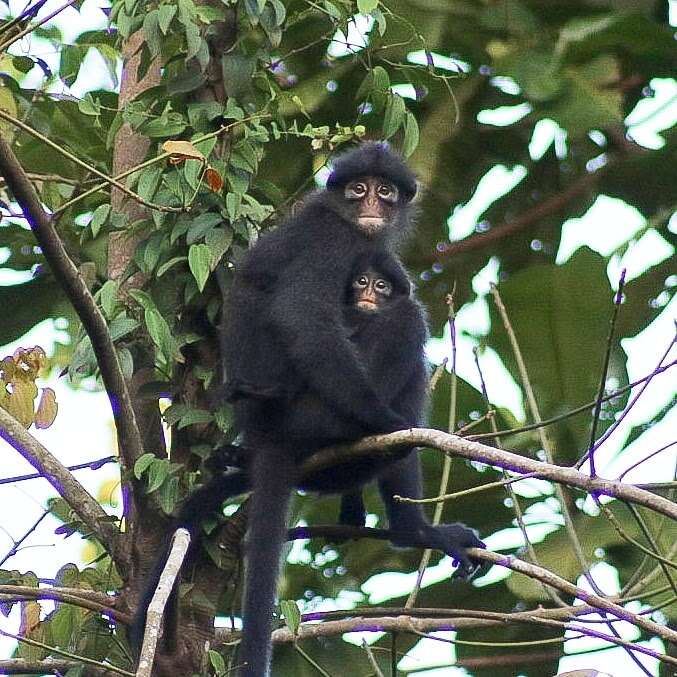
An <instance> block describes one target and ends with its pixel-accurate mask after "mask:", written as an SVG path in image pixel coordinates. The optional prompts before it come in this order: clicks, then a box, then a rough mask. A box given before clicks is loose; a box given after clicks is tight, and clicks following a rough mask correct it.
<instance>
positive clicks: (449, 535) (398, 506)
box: [379, 450, 485, 578]
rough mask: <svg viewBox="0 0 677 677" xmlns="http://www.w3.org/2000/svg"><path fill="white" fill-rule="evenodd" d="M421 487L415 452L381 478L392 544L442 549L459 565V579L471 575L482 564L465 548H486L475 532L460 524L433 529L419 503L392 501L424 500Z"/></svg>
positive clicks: (380, 484)
mask: <svg viewBox="0 0 677 677" xmlns="http://www.w3.org/2000/svg"><path fill="white" fill-rule="evenodd" d="M421 487H422V479H421V464H420V461H419V459H418V455H417V453H416V451H415V450H412V451H411V452H409V454H408V455H407V456H405V457H404V458H402V459H400V460H399V461H397V462H395V463H394V464H393V465H391V466H390V467H389V468H388V469H387V470H386V471H385V472H384V473H383V474H382V475H381V476H380V478H379V490H380V492H381V496H382V497H383V502H384V504H385V508H386V513H387V515H388V524H389V526H390V530H391V532H392V537H391V540H392V542H393V544H395V545H399V546H403V547H419V548H420V547H425V548H431V549H433V550H441V551H442V552H445V553H446V554H447V555H449V556H450V557H451V558H452V559H453V560H454V563H455V564H458V565H459V569H458V575H459V576H461V577H463V578H467V577H468V576H471V575H472V574H474V573H475V571H476V570H477V568H478V566H479V563H478V562H477V561H476V560H473V559H472V558H471V557H469V556H468V554H467V552H466V548H483V547H485V546H484V543H482V541H480V540H479V538H478V537H477V534H476V533H475V531H474V530H473V529H470V528H469V527H466V526H465V525H464V524H461V523H460V522H453V523H451V524H440V525H439V526H432V525H431V524H430V522H429V521H428V519H427V517H426V515H425V513H424V512H423V508H422V506H421V504H420V503H403V502H401V501H397V500H395V499H394V498H393V497H394V496H402V497H405V498H421V496H422V488H421Z"/></svg>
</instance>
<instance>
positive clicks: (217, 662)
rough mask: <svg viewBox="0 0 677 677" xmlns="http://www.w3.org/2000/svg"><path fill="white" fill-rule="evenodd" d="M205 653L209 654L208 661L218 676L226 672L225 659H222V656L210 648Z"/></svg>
mask: <svg viewBox="0 0 677 677" xmlns="http://www.w3.org/2000/svg"><path fill="white" fill-rule="evenodd" d="M207 655H208V656H209V662H210V663H211V664H212V667H213V668H214V670H215V671H216V674H217V675H219V677H220V675H224V674H225V673H226V661H224V660H223V656H222V655H221V654H220V653H218V652H217V651H214V649H210V650H209V651H208V652H207Z"/></svg>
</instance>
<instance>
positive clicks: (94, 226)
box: [89, 204, 111, 237]
mask: <svg viewBox="0 0 677 677" xmlns="http://www.w3.org/2000/svg"><path fill="white" fill-rule="evenodd" d="M110 210H111V206H110V205H109V204H103V205H99V206H98V207H97V208H96V209H95V210H94V213H93V214H92V220H91V221H90V222H89V227H90V228H91V230H92V237H96V236H97V235H98V234H99V231H100V230H101V226H103V224H104V223H106V221H107V219H108V215H109V214H110Z"/></svg>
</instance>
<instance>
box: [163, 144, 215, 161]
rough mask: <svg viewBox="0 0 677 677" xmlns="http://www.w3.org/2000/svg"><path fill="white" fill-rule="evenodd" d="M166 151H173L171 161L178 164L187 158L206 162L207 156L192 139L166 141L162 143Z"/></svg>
mask: <svg viewBox="0 0 677 677" xmlns="http://www.w3.org/2000/svg"><path fill="white" fill-rule="evenodd" d="M162 150H163V151H165V153H171V157H170V158H169V161H170V162H171V163H172V164H175V165H178V164H180V163H182V162H185V161H186V160H198V161H200V162H206V161H207V159H206V158H205V156H204V155H203V154H202V153H201V152H200V151H199V150H198V149H197V148H195V146H194V145H193V144H192V143H191V142H190V141H165V142H164V143H163V144H162Z"/></svg>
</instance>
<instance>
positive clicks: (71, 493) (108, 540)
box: [0, 407, 120, 556]
mask: <svg viewBox="0 0 677 677" xmlns="http://www.w3.org/2000/svg"><path fill="white" fill-rule="evenodd" d="M0 437H2V439H4V440H5V441H6V442H8V443H9V444H10V445H11V446H12V447H14V449H16V450H17V451H18V452H19V453H20V454H21V455H22V456H23V457H24V458H25V459H26V460H27V461H28V462H29V463H30V464H31V465H32V466H33V467H34V468H35V469H36V470H37V471H38V472H39V473H40V474H41V475H42V476H43V477H44V478H45V479H46V480H47V481H48V482H49V483H50V484H51V485H52V486H53V487H54V489H56V491H57V493H58V494H59V496H61V497H63V499H64V500H65V501H66V502H67V503H68V505H70V507H71V508H73V510H74V511H75V512H76V513H77V514H78V516H79V517H81V518H82V521H83V522H84V523H85V524H86V525H87V527H88V528H89V529H90V530H91V531H92V532H93V534H94V535H95V536H96V538H97V539H98V540H99V541H101V543H102V545H103V546H104V548H105V549H106V551H107V552H109V553H111V555H113V556H114V555H115V554H116V552H117V548H118V546H119V536H120V532H119V531H118V530H117V529H116V528H115V526H114V525H113V524H112V522H111V520H112V519H113V518H112V517H111V516H110V515H108V514H107V513H106V512H105V511H104V509H103V508H102V507H101V506H100V505H99V504H98V503H97V501H96V500H95V499H94V498H93V497H92V496H91V495H90V494H89V493H88V492H87V491H85V489H84V488H83V486H82V485H81V484H80V483H79V482H78V481H77V480H76V479H75V478H74V477H73V475H72V474H71V473H70V472H68V470H66V468H65V467H64V466H63V465H62V464H61V463H60V462H59V460H58V459H57V458H56V457H55V456H54V455H52V454H51V453H50V452H49V451H48V450H47V449H46V448H45V447H44V446H43V445H42V444H40V442H38V440H36V439H35V438H34V437H33V436H32V435H31V434H30V433H29V432H28V431H27V430H26V429H25V428H24V427H23V426H22V425H21V423H19V422H18V421H17V420H16V419H15V418H14V417H13V416H12V415H11V414H9V413H8V412H7V411H5V410H4V409H3V408H2V407H0Z"/></svg>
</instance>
